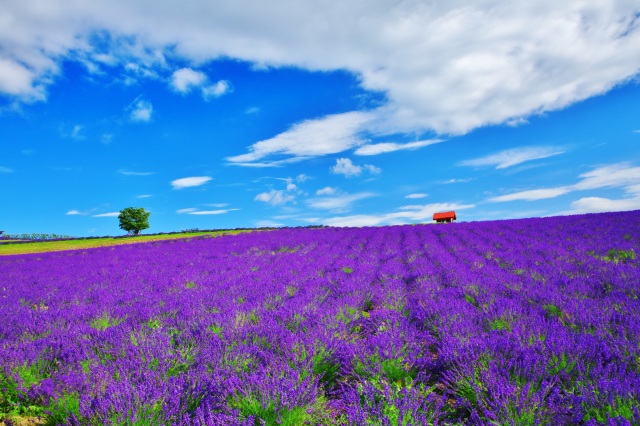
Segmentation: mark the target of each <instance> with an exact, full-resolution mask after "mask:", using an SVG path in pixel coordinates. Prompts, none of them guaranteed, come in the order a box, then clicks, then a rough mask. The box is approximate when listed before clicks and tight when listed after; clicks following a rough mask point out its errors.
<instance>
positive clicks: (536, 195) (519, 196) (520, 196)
mask: <svg viewBox="0 0 640 426" xmlns="http://www.w3.org/2000/svg"><path fill="white" fill-rule="evenodd" d="M571 191H572V188H571V187H570V186H563V187H558V188H548V189H531V190H528V191H520V192H514V193H513V194H507V195H500V196H498V197H492V198H489V199H488V200H487V201H489V202H492V203H503V202H506V201H516V200H524V201H535V200H545V199H548V198H555V197H559V196H561V195H564V194H568V193H569V192H571Z"/></svg>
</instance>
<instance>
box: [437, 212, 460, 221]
mask: <svg viewBox="0 0 640 426" xmlns="http://www.w3.org/2000/svg"><path fill="white" fill-rule="evenodd" d="M444 219H453V220H456V219H457V217H456V212H442V213H434V214H433V220H444Z"/></svg>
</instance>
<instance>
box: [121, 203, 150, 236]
mask: <svg viewBox="0 0 640 426" xmlns="http://www.w3.org/2000/svg"><path fill="white" fill-rule="evenodd" d="M150 214H151V213H149V212H148V211H146V210H145V209H144V208H142V207H140V208H138V207H127V208H126V209H122V210H120V214H119V215H118V219H120V229H124V230H125V231H127V232H128V233H129V234H133V235H138V234H139V233H140V231H142V230H143V229H147V228H148V227H149V215H150Z"/></svg>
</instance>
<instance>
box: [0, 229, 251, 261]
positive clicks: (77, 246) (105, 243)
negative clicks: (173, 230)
mask: <svg viewBox="0 0 640 426" xmlns="http://www.w3.org/2000/svg"><path fill="white" fill-rule="evenodd" d="M241 232H250V231H249V230H237V231H236V230H232V231H213V232H185V233H180V234H167V235H139V236H137V237H124V238H111V237H105V238H96V239H87V240H63V241H34V242H29V243H20V244H0V256H5V255H12V254H29V253H45V252H49V251H62V250H81V249H88V248H96V247H109V246H118V245H122V244H137V243H147V242H151V241H162V240H175V239H184V238H193V237H201V236H207V235H208V236H213V237H217V236H222V235H235V234H239V233H241Z"/></svg>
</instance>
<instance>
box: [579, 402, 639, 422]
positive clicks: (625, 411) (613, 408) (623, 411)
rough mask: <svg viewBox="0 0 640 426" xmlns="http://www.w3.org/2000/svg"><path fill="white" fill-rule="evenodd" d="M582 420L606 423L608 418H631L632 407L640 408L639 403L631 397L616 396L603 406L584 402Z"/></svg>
mask: <svg viewBox="0 0 640 426" xmlns="http://www.w3.org/2000/svg"><path fill="white" fill-rule="evenodd" d="M584 408H585V416H584V418H583V420H584V421H589V420H595V421H596V422H598V423H602V424H604V423H608V420H609V419H614V418H617V417H623V418H625V419H627V420H632V419H633V411H634V409H638V408H640V403H638V401H636V400H635V399H633V398H623V397H620V396H616V397H614V398H611V399H610V400H609V401H608V403H605V404H604V406H601V407H596V406H593V405H586V404H584Z"/></svg>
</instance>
